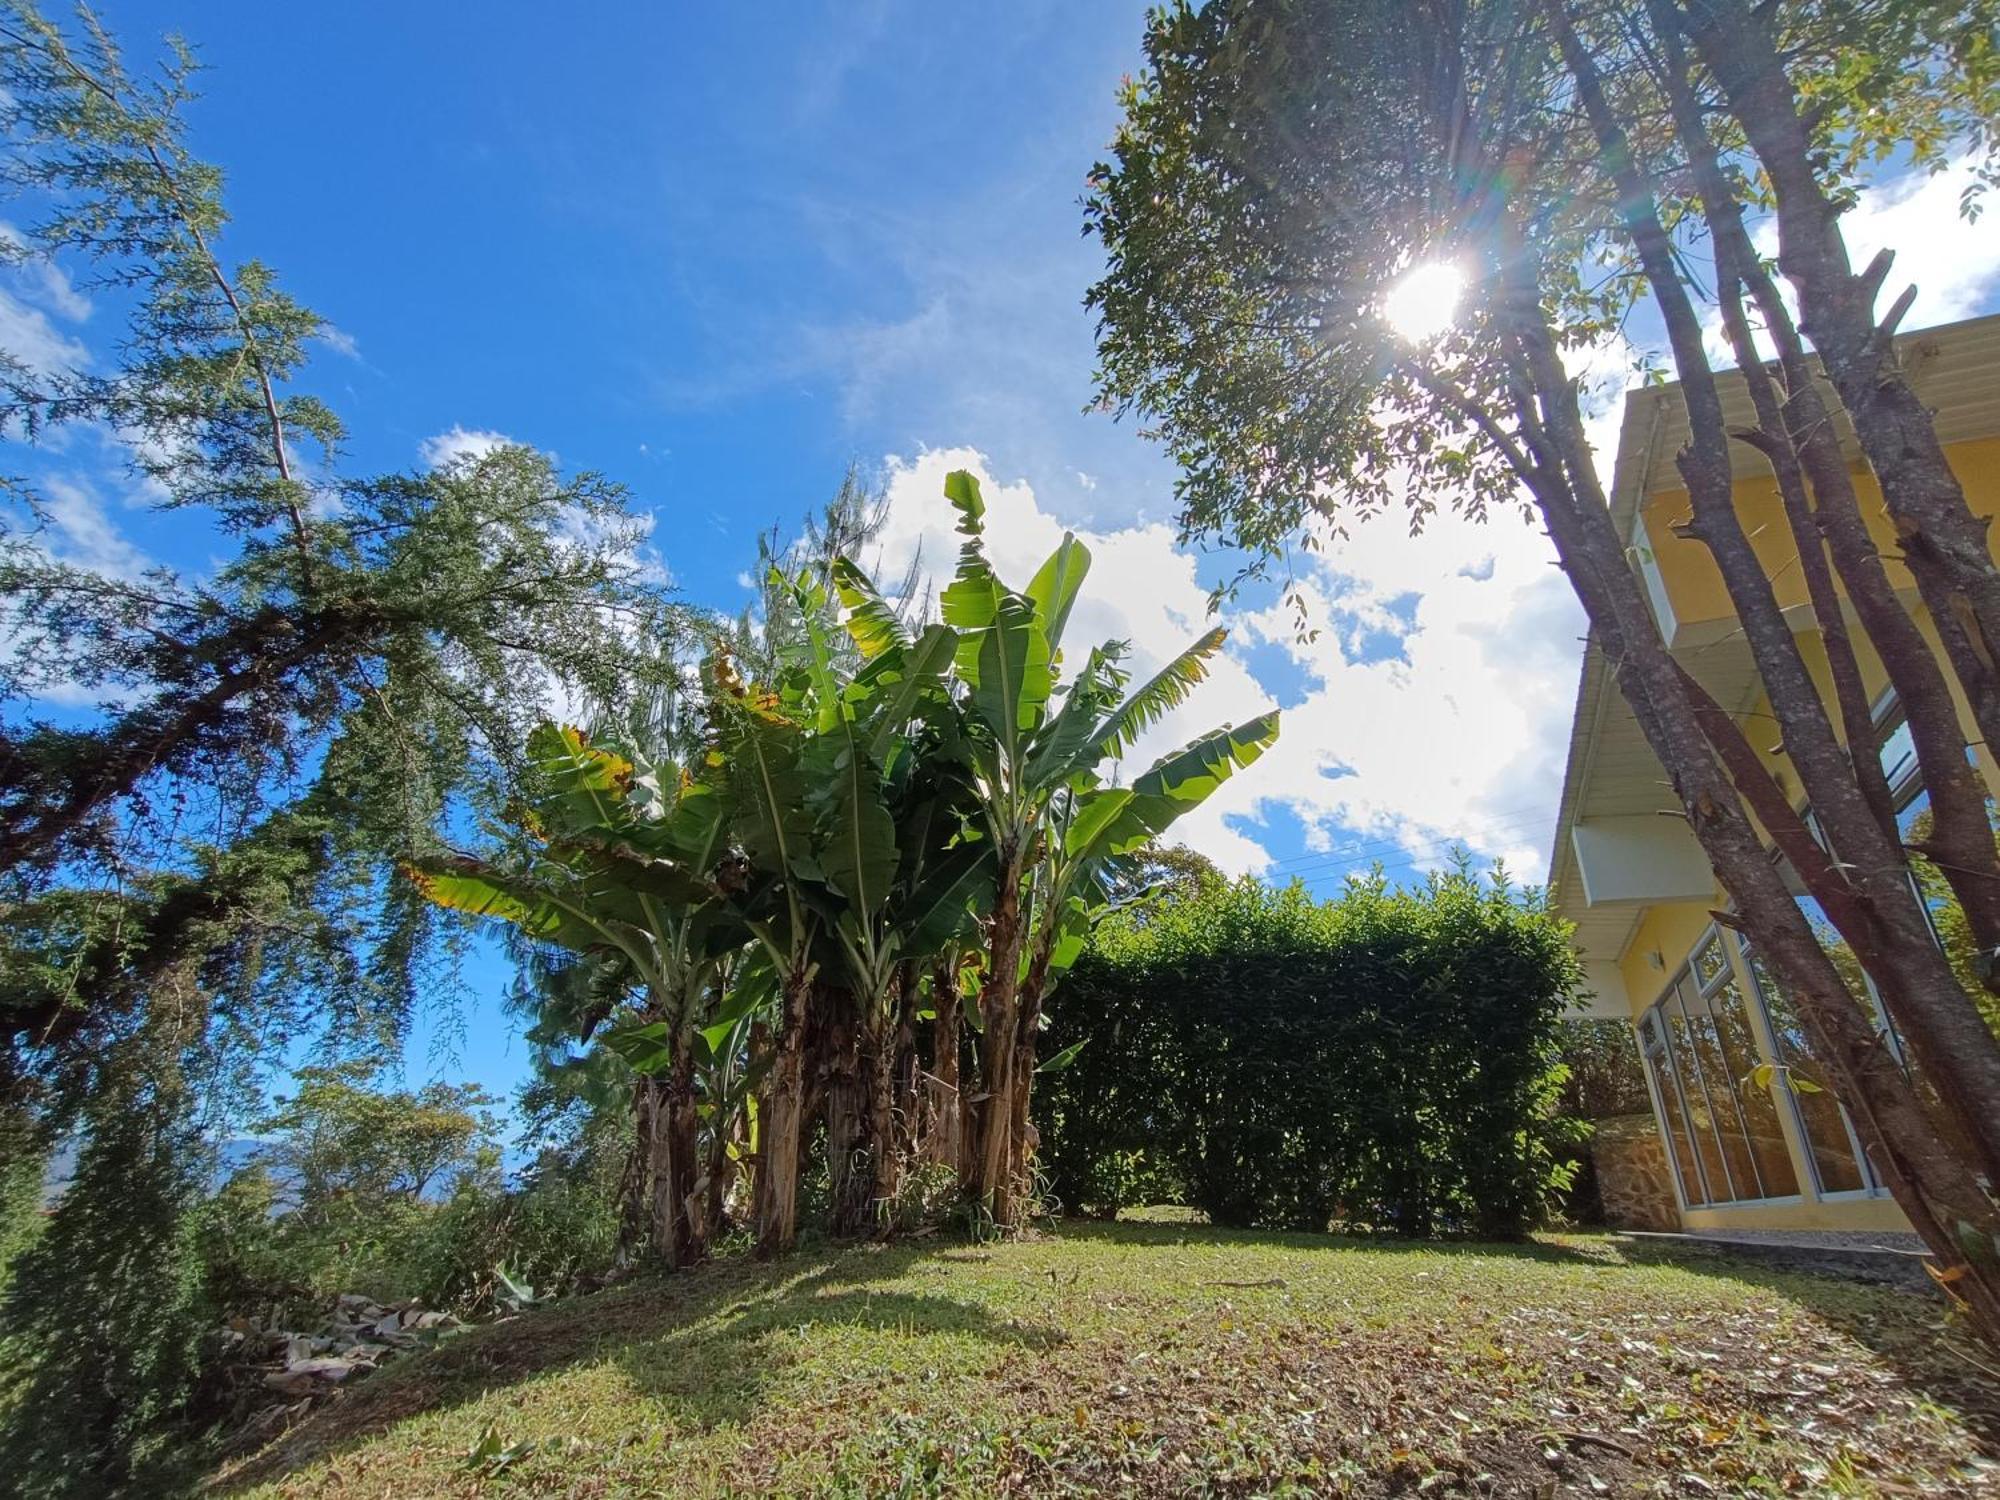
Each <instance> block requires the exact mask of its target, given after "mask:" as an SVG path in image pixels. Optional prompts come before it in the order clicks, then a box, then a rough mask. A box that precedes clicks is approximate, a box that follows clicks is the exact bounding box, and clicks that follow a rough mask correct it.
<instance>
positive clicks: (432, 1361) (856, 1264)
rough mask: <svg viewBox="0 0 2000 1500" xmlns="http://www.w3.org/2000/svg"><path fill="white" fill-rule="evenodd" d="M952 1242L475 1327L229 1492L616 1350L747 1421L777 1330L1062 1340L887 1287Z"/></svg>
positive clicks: (310, 1425) (700, 1277)
mask: <svg viewBox="0 0 2000 1500" xmlns="http://www.w3.org/2000/svg"><path fill="white" fill-rule="evenodd" d="M952 1250H953V1247H952V1246H951V1244H950V1242H945V1243H942V1244H941V1243H938V1242H930V1241H926V1242H915V1243H904V1244H895V1245H883V1246H826V1247H822V1248H816V1249H805V1250H801V1251H798V1252H796V1253H795V1254H793V1255H791V1256H788V1257H786V1258H784V1259H782V1260H779V1261H774V1262H760V1261H755V1260H752V1259H750V1258H748V1257H747V1256H746V1257H742V1258H738V1259H732V1260H725V1261H721V1262H718V1263H715V1264H712V1265H708V1266H704V1267H702V1268H700V1269H699V1270H696V1271H692V1272H687V1273H683V1274H680V1275H675V1276H657V1277H642V1278H640V1279H637V1280H635V1281H633V1282H632V1283H631V1284H629V1285H626V1286H622V1287H618V1288H616V1289H614V1290H611V1291H608V1292H602V1293H599V1294H597V1295H595V1296H591V1297H583V1298H577V1299H572V1300H570V1301H566V1302H561V1303H557V1304H555V1305H554V1306H551V1307H548V1308H543V1309H538V1310H536V1311H534V1312H531V1313H527V1314H523V1315H522V1316H520V1317H517V1318H512V1319H509V1320H507V1321H506V1322H505V1323H503V1324H498V1325H492V1326H487V1327H482V1328H477V1329H474V1330H472V1331H471V1332H469V1333H466V1334H463V1335H461V1336H459V1337H457V1338H454V1339H452V1340H450V1341H449V1342H447V1343H444V1344H442V1345H440V1346H439V1347H438V1348H436V1349H434V1350H432V1351H429V1352H427V1353H426V1354H423V1355H420V1356H413V1357H411V1358H408V1359H405V1360H402V1361H398V1362H397V1363H395V1364H393V1365H391V1366H389V1367H388V1368H387V1369H385V1370H384V1371H383V1372H382V1373H381V1374H380V1375H377V1376H374V1377H372V1378H370V1379H368V1380H366V1381H364V1382H363V1383H361V1384H360V1385H358V1386H357V1387H355V1389H353V1390H352V1391H348V1392H345V1393H343V1394H342V1395H341V1396H339V1397H338V1398H337V1399H335V1400H333V1401H331V1402H329V1403H328V1404H326V1405H324V1406H322V1407H320V1408H319V1409H318V1410H316V1411H314V1412H313V1413H311V1414H310V1415H309V1416H307V1417H306V1419H305V1420H304V1421H302V1422H300V1423H299V1424H298V1425H297V1426H295V1427H293V1428H292V1429H291V1430H290V1431H288V1432H287V1433H286V1434H285V1435H284V1436H283V1437H282V1438H280V1439H278V1440H277V1441H276V1442H274V1443H273V1444H272V1445H271V1446H270V1447H268V1448H266V1449H265V1450H263V1451H262V1452H260V1453H256V1454H254V1455H253V1456H251V1457H249V1458H248V1459H247V1461H244V1462H242V1463H241V1464H240V1466H238V1467H234V1468H232V1469H230V1470H229V1471H228V1472H227V1475H226V1479H225V1480H224V1481H223V1482H222V1483H220V1484H219V1485H218V1486H217V1487H216V1488H217V1492H219V1493H223V1494H229V1493H233V1492H236V1491H239V1490H241V1489H245V1488H248V1487H249V1486H251V1485H255V1484H261V1483H265V1482H268V1481H271V1480H275V1479H279V1478H282V1477H283V1476H284V1475H286V1474H288V1473H291V1472H292V1471H293V1470H295V1469H298V1468H300V1467H302V1466H304V1465H306V1464H308V1463H311V1462H313V1461H314V1460H316V1459H319V1458H322V1457H324V1456H326V1455H328V1454H331V1453H338V1452H341V1451H344V1450H347V1449H350V1448H353V1447H355V1446H358V1445H359V1444H362V1443H365V1442H367V1441H368V1440H369V1439H371V1438H374V1437H378V1436H380V1435H381V1434H382V1433H384V1432H387V1431H388V1430H389V1429H390V1428H392V1427H394V1426H396V1425H397V1424H399V1423H401V1422H404V1421H407V1420H409V1419H410V1418H412V1417H417V1416H422V1415H425V1414H427V1413H431V1412H437V1411H444V1410H449V1409H451V1408H454V1407H458V1406H463V1405H466V1404H468V1403H470V1402H473V1401H476V1400H478V1399H479V1398H480V1397H481V1396H482V1395H484V1394H486V1393H487V1392H489V1391H492V1390H496V1389H500V1388H504V1387H507V1386H511V1385H514V1384H517V1383H518V1382H521V1381H524V1380H532V1379H535V1378H537V1377H539V1376H543V1375H548V1374H551V1373H555V1372H559V1371H562V1370H565V1369H569V1368H573V1367H577V1366H584V1365H593V1364H601V1363H604V1362H605V1361H607V1360H608V1361H615V1362H616V1363H617V1365H618V1366H619V1368H620V1369H621V1370H623V1371H624V1372H625V1374H626V1375H627V1376H628V1377H629V1378H630V1379H631V1381H632V1383H633V1385H634V1387H635V1389H637V1390H638V1391H640V1392H641V1393H643V1394H645V1395H647V1396H652V1397H659V1398H665V1399H669V1400H673V1401H674V1402H675V1403H676V1404H677V1405H678V1406H679V1407H680V1408H681V1410H682V1412H683V1413H684V1420H685V1421H686V1423H687V1424H688V1426H689V1427H690V1428H691V1429H694V1430H698V1431H705V1430H708V1429H710V1428H713V1427H718V1426H722V1425H724V1424H728V1423H733V1422H741V1421H743V1420H745V1419H747V1418H748V1417H750V1416H751V1415H752V1414H753V1413H754V1412H755V1411H756V1409H757V1408H758V1406H759V1404H760V1403H761V1401H762V1399H763V1397H764V1394H765V1387H766V1386H767V1384H768V1383H769V1381H770V1380H771V1378H772V1377H773V1376H774V1375H775V1374H776V1373H778V1371H777V1369H776V1368H775V1367H774V1365H773V1362H772V1361H771V1360H770V1359H768V1358H766V1357H764V1356H763V1355H762V1354H761V1353H760V1351H759V1350H758V1348H757V1345H758V1344H759V1342H760V1341H762V1340H763V1339H765V1338H767V1337H768V1336H770V1335H773V1334H777V1333H782V1332H786V1331H790V1330H796V1329H799V1328H802V1327H807V1326H813V1327H826V1326H833V1325H838V1326H844V1327H849V1328H856V1329H868V1330H877V1331H883V1332H898V1333H905V1334H926V1333H957V1334H966V1335H970V1336H972V1337H974V1338H978V1339H984V1340H988V1341H991V1342H993V1343H995V1344H1002V1345H1011V1346H1015V1347H1018V1348H1025V1349H1036V1350H1040V1349H1049V1348H1053V1347H1055V1346H1056V1345H1058V1344H1060V1343H1062V1342H1063V1341H1064V1335H1063V1333H1062V1331H1061V1330H1060V1329H1057V1328H1053V1327H1044V1326H1040V1325H1037V1324H1033V1323H1025V1322H1019V1321H1014V1320H1009V1319H1003V1318H999V1317H995V1316H994V1315H993V1314H991V1313H989V1312H987V1311H985V1310H984V1309H982V1308H980V1307H978V1306H975V1305H972V1304H970V1303H966V1302H961V1301H956V1300H954V1299H952V1298H949V1297H941V1296H931V1295H925V1294H921V1293H913V1292H905V1291H884V1290H879V1289H877V1287H876V1285H875V1284H876V1283H882V1282H890V1281H894V1280H896V1279H898V1278H899V1277H901V1276H902V1275H904V1274H905V1273H906V1272H907V1271H908V1270H909V1269H910V1268H911V1266H912V1265H914V1264H915V1263H916V1262H918V1261H920V1260H923V1259H926V1258H928V1257H931V1256H936V1255H940V1254H942V1255H946V1256H949V1255H950V1254H951V1253H952Z"/></svg>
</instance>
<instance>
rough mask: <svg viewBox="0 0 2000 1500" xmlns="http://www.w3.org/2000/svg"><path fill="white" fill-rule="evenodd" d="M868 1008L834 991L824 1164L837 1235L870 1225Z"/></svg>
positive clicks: (871, 1051)
mask: <svg viewBox="0 0 2000 1500" xmlns="http://www.w3.org/2000/svg"><path fill="white" fill-rule="evenodd" d="M872 1009H873V1007H872V1006H869V1005H867V1003H866V1001H865V1000H863V999H861V998H860V997H858V996H856V995H854V994H853V993H852V992H850V991H846V990H842V991H839V992H837V994H836V997H835V1000H834V1003H833V1005H832V1006H831V1007H830V1011H831V1022H832V1024H831V1025H830V1026H829V1028H828V1043H829V1045H828V1048H827V1054H826V1165H827V1177H828V1179H829V1182H830V1185H831V1189H832V1198H833V1209H832V1213H831V1215H830V1218H829V1223H828V1228H829V1229H831V1230H832V1232H833V1233H834V1234H836V1235H842V1236H854V1235H860V1234H865V1233H867V1232H868V1230H869V1228H870V1225H871V1222H872V1221H871V1215H870V1213H869V1198H870V1195H871V1194H872V1193H873V1191H874V1187H875V1166H874V1158H875V1145H876V1143H875V1140H874V1138H873V1134H874V1133H873V1129H872V1126H873V1112H872V1108H871V1104H872V1099H873V1095H874V1092H875V1090H874V1082H875V1075H876V1073H877V1071H878V1069H877V1068H876V1066H875V1059H876V1057H877V1056H878V1054H879V1049H878V1048H877V1047H876V1046H874V1045H873V1044H872V1042H871V1040H870V1038H869V1036H868V1033H869V1032H870V1031H871V1030H872V1029H873V1027H872V1022H871V1018H870V1017H869V1016H868V1014H867V1012H868V1011H870V1010H872Z"/></svg>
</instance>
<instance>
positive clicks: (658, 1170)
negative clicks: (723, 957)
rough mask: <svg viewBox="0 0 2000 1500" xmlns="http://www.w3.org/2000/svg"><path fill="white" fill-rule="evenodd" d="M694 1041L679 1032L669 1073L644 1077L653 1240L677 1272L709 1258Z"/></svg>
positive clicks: (659, 1253) (650, 1239) (649, 1225)
mask: <svg viewBox="0 0 2000 1500" xmlns="http://www.w3.org/2000/svg"><path fill="white" fill-rule="evenodd" d="M692 1040H693V1039H692V1037H688V1036H681V1035H676V1037H675V1038H674V1049H673V1061H672V1063H671V1064H669V1066H668V1070H667V1072H666V1074H665V1075H664V1076H661V1077H652V1078H645V1079H642V1080H640V1086H641V1088H642V1090H644V1092H645V1093H646V1094H647V1095H648V1096H649V1097H648V1101H647V1107H646V1109H645V1111H644V1113H643V1115H642V1120H643V1123H644V1129H645V1134H644V1138H643V1145H644V1150H645V1153H646V1156H645V1159H646V1226H647V1239H648V1242H649V1243H650V1245H651V1247H652V1250H653V1253H654V1254H655V1255H657V1256H658V1257H659V1258H660V1260H661V1261H662V1262H663V1263H664V1264H665V1265H667V1266H668V1267H670V1268H671V1269H674V1270H680V1269H682V1268H684V1267H687V1266H692V1265H696V1264H698V1263H699V1262H701V1261H703V1260H705V1259H707V1258H708V1235H707V1229H706V1226H705V1225H704V1224H703V1223H702V1222H701V1204H700V1202H699V1200H698V1199H697V1198H696V1195H695V1182H696V1172H697V1171H698V1169H699V1165H700V1149H699V1140H698V1135H699V1126H700V1117H699V1115H698V1113H697V1110H696V1101H695V1092H694V1050H693V1046H692Z"/></svg>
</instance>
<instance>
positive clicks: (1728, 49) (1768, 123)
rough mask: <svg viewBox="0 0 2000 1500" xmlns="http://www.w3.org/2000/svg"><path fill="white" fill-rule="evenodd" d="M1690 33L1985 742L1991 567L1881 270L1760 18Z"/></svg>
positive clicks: (1692, 11) (1713, 20)
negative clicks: (1752, 167)
mask: <svg viewBox="0 0 2000 1500" xmlns="http://www.w3.org/2000/svg"><path fill="white" fill-rule="evenodd" d="M1684 25H1685V28H1686V30H1687V33H1688V35H1689V37H1690V38H1691V39H1692V41H1693V42H1694V45H1695V49H1696V51H1697V52H1698V53H1699V54H1700V55H1701V58H1702V61H1703V62H1705V63H1706V64H1707V65H1708V68H1709V70H1710V72H1712V73H1713V74H1714V76H1715V80H1716V82H1717V83H1718V84H1719V85H1720V86H1721V88H1722V91H1723V93H1724V95H1725V96H1726V97H1727V99H1728V102H1729V107H1730V111H1731V113H1732V114H1733V115H1734V116H1735V117H1736V119H1737V121H1738V122H1739V123H1740V124H1741V125H1742V127H1743V130H1744V133H1745V135H1746V136H1747V137H1748V139H1749V141H1750V144H1751V146H1752V148H1753V149H1754V150H1755V151H1756V153H1757V157H1758V161H1759V162H1760V164H1761V165H1762V166H1763V168H1764V171H1765V174H1766V176H1767V177H1768V179H1769V181H1770V184H1771V189H1772V194H1773V197H1774V199H1775V202H1776V207H1777V219H1778V265H1779V268H1780V269H1781V270H1782V271H1783V272H1784V274H1785V279H1786V280H1787V281H1789V282H1791V284H1792V286H1793V288H1794V290H1795V291H1796V292H1797V293H1798V299H1799V312H1800V326H1801V328H1802V329H1803V331H1804V333H1805V335H1806V337H1807V338H1809V339H1810V340H1811V341H1812V344H1813V347H1814V348H1815V349H1817V350H1818V352H1819V355H1820V359H1821V361H1822V363H1823V364H1824V365H1825V368H1826V373H1827V378H1828V379H1829V380H1830V381H1831V382H1832V384H1833V387H1834V389H1835V390H1836V391H1837V392H1838V393H1839V395H1840V399H1841V403H1842V405H1843V406H1844V407H1845V408H1846V410H1847V414H1848V416H1849V418H1850V419H1851V420H1852V421H1853V423H1854V432H1855V436H1856V437H1857V438H1858V439H1859V440H1860V443H1861V448H1862V451H1863V452H1864V453H1865V454H1866V455H1867V457H1868V462H1869V464H1870V465H1871V466H1872V467H1873V468H1874V470H1875V475H1876V478H1877V479H1878V480H1879V481H1880V482H1881V485H1882V497H1883V501H1884V503H1885V504H1886V505H1887V507H1888V510H1889V514H1890V516H1891V518H1892V519H1893V520H1894V522H1895V526H1896V534H1897V537H1898V539H1899V540H1900V541H1901V543H1902V547H1903V555H1904V561H1905V562H1906V563H1907V564H1908V566H1909V569H1910V573H1911V576H1912V577H1913V578H1914V579H1915V580H1916V583H1917V589H1918V592H1919V593H1920V594H1921V595H1922V597H1923V600H1924V604H1925V606H1926V607H1927V608H1928V609H1929V611H1930V613H1931V616H1932V618H1933V620H1934V621H1935V622H1936V624H1937V626H1938V629H1939V633H1940V636H1941V637H1942V638H1943V640H1944V642H1945V646H1946V650H1947V652H1948V653H1949V654H1950V656H1951V660H1952V665H1953V667H1954V668H1955V669H1956V671H1957V673H1958V676H1959V678H1960V680H1961V681H1962V682H1964V683H1965V685H1966V689H1967V693H1968V696H1969V697H1970V699H1971V702H1972V709H1973V715H1974V718H1975V720H1976V722H1977V723H1978V725H1979V729H1980V733H1981V734H1982V735H1983V736H1984V737H1985V739H1986V741H1987V743H1988V744H2000V677H1996V671H1995V658H1996V656H2000V567H1996V566H1995V564H1994V561H1993V556H1992V553H1991V552H1990V550H1989V549H1988V544H1987V535H1986V533H1987V522H1986V521H1985V520H1984V519H1983V518H1981V517H1979V516H1977V515H1975V514H1973V512H1972V509H1971V507H1970V506H1968V505H1967V504H1966V503H1965V492H1964V490H1963V488H1962V487H1961V486H1960V484H1959V482H1958V476H1957V475H1956V474H1954V473H1953V472H1952V469H1951V465H1950V464H1949V463H1948V462H1946V460H1945V454H1944V447H1943V445H1942V444H1941V443H1939V441H1938V437H1937V428H1936V424H1935V422H1934V421H1933V420H1932V417H1931V414H1930V412H1929V410H1928V409H1926V408H1925V406H1924V404H1923V402H1922V401H1921V400H1920V399H1919V398H1918V396H1917V394H1916V392H1915V391H1913V390H1912V389H1911V388H1910V383H1909V380H1908V378H1907V376H1906V375H1905V374H1904V372H1903V369H1902V365H1901V362H1900V361H1899V359H1898V358H1897V356H1896V349H1895V344H1894V341H1893V338H1892V337H1891V335H1892V334H1893V332H1894V326H1893V324H1894V319H1895V318H1896V317H1898V316H1900V314H1899V313H1892V315H1891V320H1890V322H1889V323H1887V324H1883V325H1878V324H1877V323H1876V321H1875V297H1876V294H1877V292H1878V291H1879V290H1880V287H1881V283H1882V280H1883V279H1884V278H1885V277H1886V276H1887V274H1888V269H1889V262H1888V260H1887V258H1885V257H1878V258H1877V260H1876V263H1875V264H1874V265H1873V266H1871V267H1870V268H1869V269H1868V270H1866V271H1863V272H1859V273H1857V272H1856V271H1855V270H1854V268H1853V265H1852V263H1851V262H1850V261H1849V259H1848V255H1847V245H1846V241H1845V239H1844V237H1843V236H1842V234H1841V231H1840V224H1839V219H1840V213H1841V209H1840V207H1839V205H1838V204H1837V203H1836V202H1835V201H1834V200H1833V198H1832V197H1831V196H1830V195H1829V194H1828V193H1827V191H1826V190H1825V188H1824V187H1823V186H1822V185H1821V183H1820V181H1819V177H1818V174H1817V172H1816V171H1815V170H1814V154H1815V153H1814V142H1813V136H1812V131H1811V129H1810V127H1809V126H1808V124H1807V122H1806V119H1805V117H1804V115H1803V114H1802V112H1801V109H1800V105H1799V100H1798V97H1797V95H1796V94H1795V92H1794V90H1793V88H1792V84H1791V80H1790V78H1789V77H1788V76H1787V74H1786V72H1785V65H1784V61H1783V58H1782V56H1781V55H1780V53H1779V51H1778V49H1777V45H1776V41H1775V39H1774V38H1773V36H1772V34H1771V32H1770V29H1769V26H1768V23H1767V22H1766V21H1764V20H1763V19H1761V18H1760V17H1758V16H1757V15H1756V14H1755V13H1754V12H1753V11H1752V10H1751V8H1750V7H1748V6H1746V5H1744V4H1742V3H1741V0H1693V3H1692V4H1690V5H1689V6H1688V7H1687V9H1686V12H1685V14H1684Z"/></svg>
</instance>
